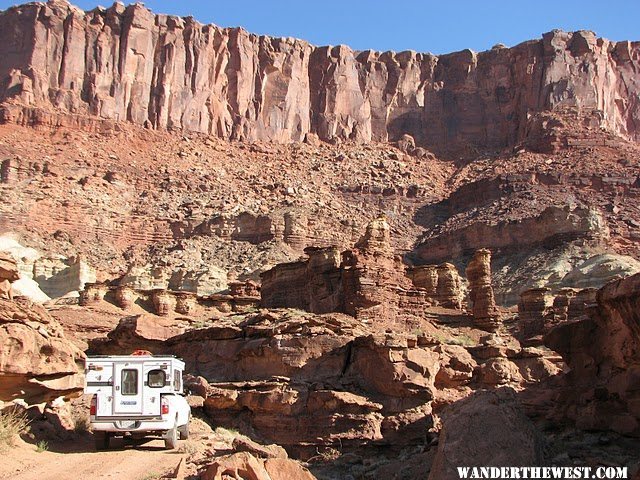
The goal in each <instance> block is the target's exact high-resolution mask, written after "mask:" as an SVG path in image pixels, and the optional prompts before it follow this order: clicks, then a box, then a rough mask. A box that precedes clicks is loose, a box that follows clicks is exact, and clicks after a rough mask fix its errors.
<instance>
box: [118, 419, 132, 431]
mask: <svg viewBox="0 0 640 480" xmlns="http://www.w3.org/2000/svg"><path fill="white" fill-rule="evenodd" d="M135 426H136V422H135V421H120V422H117V427H118V428H121V429H127V428H135Z"/></svg>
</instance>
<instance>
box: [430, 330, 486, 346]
mask: <svg viewBox="0 0 640 480" xmlns="http://www.w3.org/2000/svg"><path fill="white" fill-rule="evenodd" d="M433 338H435V339H436V340H437V341H438V342H440V343H443V344H445V345H459V346H462V347H472V346H473V345H475V344H476V342H475V341H474V340H473V339H472V338H471V337H470V336H468V335H465V334H463V333H462V334H456V335H443V334H441V333H436V334H434V335H433Z"/></svg>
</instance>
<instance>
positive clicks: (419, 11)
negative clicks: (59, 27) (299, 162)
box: [0, 0, 640, 54]
mask: <svg viewBox="0 0 640 480" xmlns="http://www.w3.org/2000/svg"><path fill="white" fill-rule="evenodd" d="M16 3H19V2H16V1H15V0H14V1H6V0H0V9H5V8H7V7H9V6H11V5H14V4H16ZM72 3H74V4H75V5H77V6H79V7H82V8H84V9H85V10H87V9H91V8H93V7H95V6H97V5H99V3H98V2H97V1H95V0H94V1H91V0H75V1H73V0H72ZM125 3H129V2H125ZM144 3H145V5H146V6H147V7H148V8H150V9H151V10H153V11H154V12H156V13H170V14H174V15H180V16H188V15H191V16H193V17H195V18H196V19H197V20H199V21H200V22H202V23H215V24H216V25H219V26H223V27H235V26H242V27H244V28H245V29H247V30H248V31H250V32H252V33H257V34H268V35H272V36H278V37H297V38H302V39H304V40H307V41H309V42H311V43H312V44H315V45H339V44H346V45H349V46H350V47H352V48H353V49H355V50H366V49H373V50H382V51H385V50H395V51H402V50H417V51H419V52H431V53H435V54H441V53H447V52H454V51H458V50H463V49H465V48H470V49H472V50H475V51H482V50H487V49H490V48H491V47H492V46H493V45H495V44H497V43H503V44H505V45H507V46H513V45H517V44H518V43H520V42H523V41H525V40H531V39H536V38H540V36H541V35H542V33H544V32H548V31H550V30H553V29H554V28H559V29H562V30H569V31H573V30H593V31H595V32H596V33H597V34H598V35H599V36H602V37H606V38H609V39H611V40H640V0H626V1H622V0H597V1H596V0H555V1H551V0H537V1H532V0H520V1H517V0H510V1H509V0H437V1H433V0H424V1H419V0H320V1H318V0H307V1H305V0H297V1H296V0H261V1H259V0H223V1H207V0H173V1H170V0H148V1H146V2H144ZM110 4H111V2H105V3H104V4H103V5H105V6H108V5H110Z"/></svg>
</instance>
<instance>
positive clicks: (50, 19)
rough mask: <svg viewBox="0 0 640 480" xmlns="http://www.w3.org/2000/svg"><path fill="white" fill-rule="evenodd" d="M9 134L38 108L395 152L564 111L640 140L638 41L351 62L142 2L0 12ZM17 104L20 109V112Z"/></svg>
mask: <svg viewBox="0 0 640 480" xmlns="http://www.w3.org/2000/svg"><path fill="white" fill-rule="evenodd" d="M0 58H1V59H2V61H1V62H0V101H4V102H5V107H4V109H3V112H2V115H1V116H2V117H3V119H4V120H5V121H17V122H21V123H30V122H33V121H34V120H37V118H35V117H34V116H36V115H37V113H36V111H35V110H33V109H30V108H26V109H25V108H24V107H25V106H27V107H40V108H42V109H45V110H51V109H52V107H53V108H55V109H56V111H57V112H62V113H78V114H91V115H95V116H98V117H102V118H105V119H110V120H128V121H131V122H134V123H136V124H139V125H147V126H150V127H154V128H170V129H171V128H178V129H185V130H190V131H197V132H205V133H211V134H214V135H217V136H220V137H223V138H232V139H247V140H273V141H282V142H288V141H292V140H293V141H299V140H303V139H304V138H305V136H306V135H307V134H308V133H316V134H318V135H319V136H320V138H322V139H324V140H335V139H342V140H346V139H351V140H354V141H358V142H368V141H371V140H380V141H387V140H397V139H398V138H400V136H401V135H402V134H405V133H408V134H411V135H413V136H414V137H415V138H416V140H417V142H418V143H420V144H423V145H426V146H429V147H430V148H432V149H436V150H438V149H440V150H441V149H443V148H456V147H461V146H463V145H471V146H477V147H491V148H495V147H504V146H508V145H511V144H514V143H516V142H518V141H520V140H522V139H523V138H525V137H526V135H527V129H528V125H529V119H530V118H531V115H534V114H535V113H537V112H540V111H543V110H546V109H550V108H554V107H558V106H576V107H579V108H581V109H584V110H585V111H588V112H591V111H595V112H596V115H595V116H596V117H597V119H598V120H599V122H600V124H601V125H602V126H603V127H606V128H608V129H610V130H611V131H613V132H615V133H617V134H619V135H621V136H623V137H625V138H628V139H633V140H638V139H639V138H640V101H639V100H638V98H640V97H639V96H638V94H639V93H640V77H639V76H638V73H637V72H638V71H639V69H640V43H638V42H635V43H630V42H617V43H616V42H611V41H609V40H605V39H601V38H597V37H596V36H595V35H594V34H593V33H591V32H584V31H581V32H576V33H564V32H559V31H554V32H551V33H547V34H545V35H543V38H542V39H541V40H535V41H529V42H525V43H522V44H520V45H518V46H516V47H513V48H509V49H507V48H498V47H496V48H494V49H492V50H490V51H486V52H482V53H474V52H472V51H470V50H465V51H462V52H457V53H452V54H449V55H442V56H434V55H431V54H421V53H415V52H410V51H408V52H401V53H394V52H384V53H379V52H372V51H365V52H354V51H353V50H351V49H350V48H348V47H345V46H338V47H319V48H318V47H314V46H312V45H310V44H308V43H306V42H304V41H301V40H294V39H289V38H271V37H266V36H257V35H252V34H249V33H247V32H246V31H244V30H242V29H237V28H219V27H217V26H213V25H202V24H200V23H198V22H196V21H195V20H194V19H192V18H178V17H174V16H168V15H154V14H153V13H152V12H150V11H149V10H147V9H146V8H144V7H143V6H142V5H141V4H135V5H131V6H129V7H125V6H124V5H122V4H120V3H116V4H114V5H113V6H112V7H110V8H108V9H103V8H96V9H94V10H92V11H89V12H83V11H81V10H79V9H77V8H75V7H73V6H71V5H69V4H68V3H67V2H66V1H64V0H52V1H49V2H48V3H46V4H45V3H30V4H26V5H23V6H19V7H14V8H10V9H8V10H6V11H4V12H2V13H1V14H0ZM17 105H19V106H17Z"/></svg>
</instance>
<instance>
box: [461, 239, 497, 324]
mask: <svg viewBox="0 0 640 480" xmlns="http://www.w3.org/2000/svg"><path fill="white" fill-rule="evenodd" d="M466 274H467V280H468V281H469V288H470V292H469V298H470V300H471V304H472V309H473V310H472V311H473V323H474V325H475V326H476V327H478V328H481V329H482V330H487V331H489V332H494V331H496V330H498V327H500V321H499V318H498V317H499V316H498V311H497V309H496V302H495V298H494V296H493V287H492V286H491V252H490V251H489V250H487V249H486V248H483V249H480V250H478V251H476V253H475V254H474V255H473V258H472V259H471V262H470V263H469V265H468V266H467V270H466Z"/></svg>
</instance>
